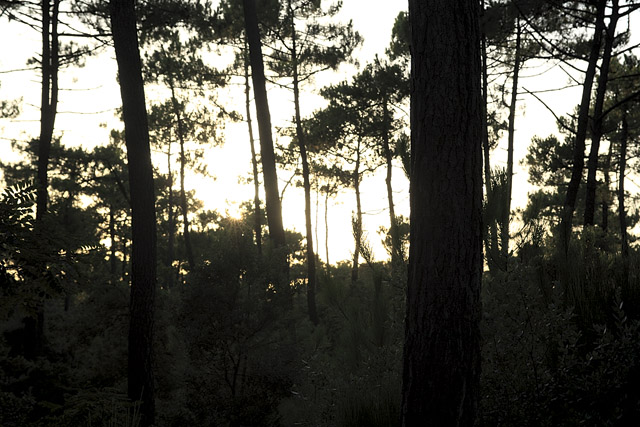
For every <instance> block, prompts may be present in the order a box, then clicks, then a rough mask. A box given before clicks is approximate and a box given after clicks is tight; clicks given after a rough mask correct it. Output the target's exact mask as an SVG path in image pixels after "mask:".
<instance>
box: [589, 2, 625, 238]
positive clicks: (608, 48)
mask: <svg viewBox="0 0 640 427" xmlns="http://www.w3.org/2000/svg"><path fill="white" fill-rule="evenodd" d="M617 23H618V0H613V7H612V10H611V15H610V17H609V25H608V26H607V27H606V28H605V32H606V36H605V41H604V50H603V53H602V65H600V75H599V76H598V89H597V92H596V102H595V105H594V108H593V118H594V120H593V127H592V130H591V150H590V151H589V161H588V162H587V194H586V198H585V207H584V225H585V227H586V226H588V225H593V219H594V216H595V208H596V187H597V184H598V183H597V180H596V174H597V172H598V154H599V151H600V140H601V138H602V120H603V117H602V109H603V107H604V101H605V95H606V93H607V81H608V80H609V65H610V64H611V52H612V51H613V42H614V38H615V33H616V25H617Z"/></svg>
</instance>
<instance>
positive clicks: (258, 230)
mask: <svg viewBox="0 0 640 427" xmlns="http://www.w3.org/2000/svg"><path fill="white" fill-rule="evenodd" d="M248 49H249V47H248V46H247V41H246V38H245V51H247V50H248ZM250 90H251V87H250V85H249V58H248V57H247V55H246V54H245V56H244V96H245V107H246V112H247V127H248V129H249V145H250V146H251V166H252V168H253V215H254V216H255V219H254V223H253V232H254V233H255V235H256V246H257V248H258V253H259V254H262V213H261V210H260V179H259V175H258V159H257V158H256V147H255V139H254V137H253V126H252V124H251V98H250V96H249V93H250Z"/></svg>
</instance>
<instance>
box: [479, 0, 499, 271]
mask: <svg viewBox="0 0 640 427" xmlns="http://www.w3.org/2000/svg"><path fill="white" fill-rule="evenodd" d="M481 6H482V8H481V13H483V14H484V0H482V5H481ZM481 49H482V148H483V154H484V162H483V164H484V186H485V191H486V199H485V201H486V204H487V205H490V204H491V201H492V200H493V192H492V190H493V188H492V186H491V185H492V182H491V155H490V146H489V129H488V126H489V124H488V112H487V105H488V99H489V78H488V70H487V36H486V34H485V33H484V30H483V31H482V35H481ZM488 226H489V231H488V233H489V236H488V238H487V240H486V242H485V259H486V261H487V265H488V267H489V269H490V270H491V271H493V270H494V269H495V267H496V262H495V259H496V256H495V254H496V251H497V250H498V229H497V227H496V221H495V218H491V220H490V222H489V224H488Z"/></svg>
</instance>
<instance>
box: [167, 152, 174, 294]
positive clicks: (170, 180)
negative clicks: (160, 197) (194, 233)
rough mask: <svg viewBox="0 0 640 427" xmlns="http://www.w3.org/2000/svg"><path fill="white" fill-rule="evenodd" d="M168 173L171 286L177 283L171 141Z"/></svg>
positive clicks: (168, 280) (168, 153) (169, 268)
mask: <svg viewBox="0 0 640 427" xmlns="http://www.w3.org/2000/svg"><path fill="white" fill-rule="evenodd" d="M167 171H168V172H167V174H168V178H169V185H168V186H169V191H168V193H167V211H168V212H167V227H168V228H169V230H168V231H167V234H168V236H167V260H166V265H167V269H168V271H169V277H168V278H167V284H168V285H169V286H170V287H171V286H173V285H174V284H175V280H174V279H175V274H174V270H173V260H174V258H175V238H176V230H175V228H176V218H175V216H174V212H173V170H172V169H171V142H169V144H168V145H167Z"/></svg>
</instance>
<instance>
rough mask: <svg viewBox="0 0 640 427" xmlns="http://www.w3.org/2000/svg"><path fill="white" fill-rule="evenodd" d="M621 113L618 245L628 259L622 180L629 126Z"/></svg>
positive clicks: (625, 115)
mask: <svg viewBox="0 0 640 427" xmlns="http://www.w3.org/2000/svg"><path fill="white" fill-rule="evenodd" d="M624 108H625V110H624V111H623V113H622V133H621V138H620V139H621V141H620V173H619V176H618V218H619V220H620V245H621V252H622V257H623V258H624V259H625V260H626V259H628V257H629V243H628V237H627V212H626V210H625V207H624V198H625V194H624V179H625V173H626V168H627V144H628V138H629V125H628V123H627V110H626V107H624Z"/></svg>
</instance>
